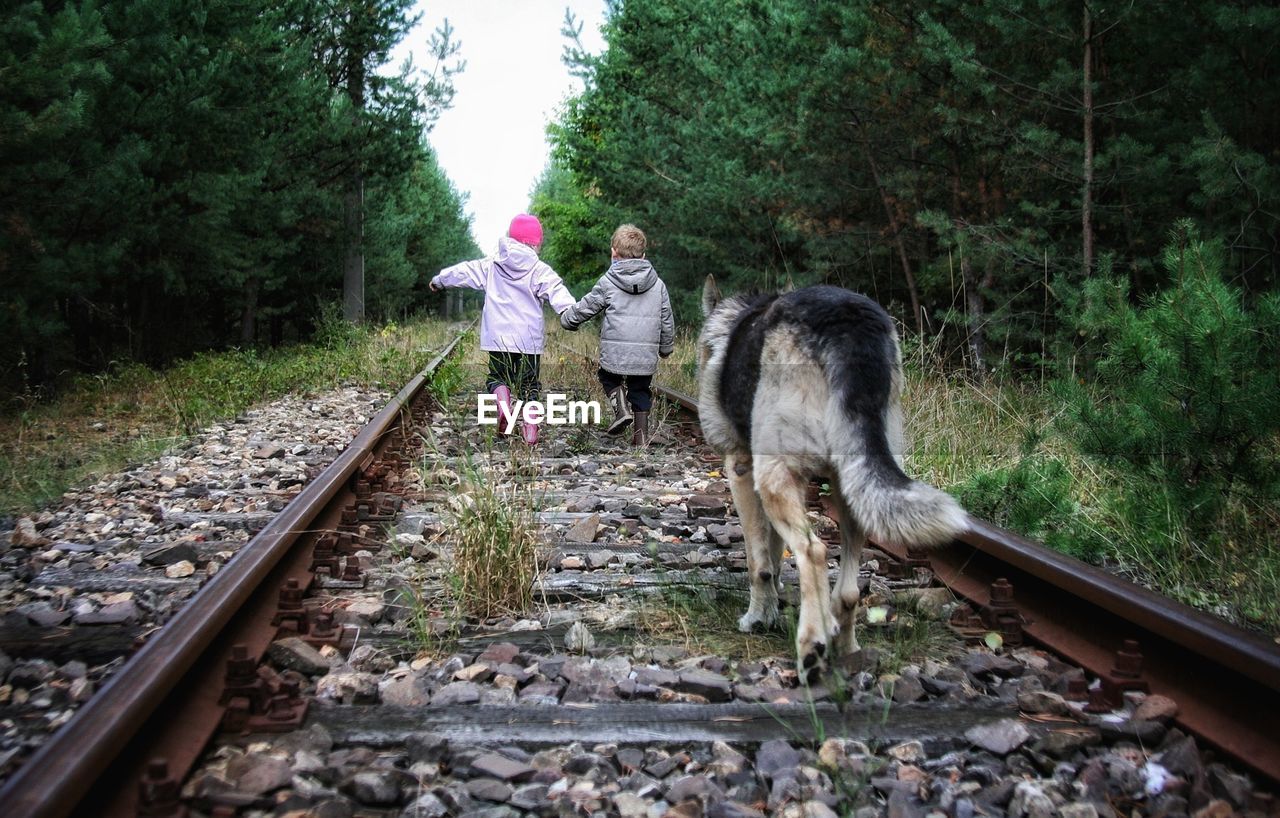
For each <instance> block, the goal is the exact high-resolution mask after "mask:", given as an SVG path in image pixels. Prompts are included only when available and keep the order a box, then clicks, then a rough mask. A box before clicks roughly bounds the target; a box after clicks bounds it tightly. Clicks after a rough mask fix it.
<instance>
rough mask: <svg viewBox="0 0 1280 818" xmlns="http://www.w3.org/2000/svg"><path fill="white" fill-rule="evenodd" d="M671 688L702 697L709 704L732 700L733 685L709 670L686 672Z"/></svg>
mask: <svg viewBox="0 0 1280 818" xmlns="http://www.w3.org/2000/svg"><path fill="white" fill-rule="evenodd" d="M671 688H672V689H673V690H678V691H680V692H681V693H693V694H696V695H698V696H703V697H705V698H706V700H707V701H709V702H727V701H729V700H730V699H732V698H733V685H732V684H730V682H729V680H728V679H726V678H725V677H724V676H721V675H720V674H719V673H712V672H711V671H709V670H686V671H684V672H683V673H681V674H680V675H679V677H678V678H677V679H676V682H675V684H673V685H671Z"/></svg>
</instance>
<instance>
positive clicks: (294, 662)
mask: <svg viewBox="0 0 1280 818" xmlns="http://www.w3.org/2000/svg"><path fill="white" fill-rule="evenodd" d="M267 656H269V657H270V658H271V661H272V662H274V663H275V665H276V667H278V668H280V669H281V670H296V671H298V672H299V673H303V674H306V675H308V676H314V675H317V674H320V673H328V672H329V668H330V665H331V664H332V663H331V662H330V661H329V660H328V659H326V658H325V657H324V656H322V655H321V654H320V651H318V650H316V649H315V648H313V647H312V646H311V645H309V644H307V642H306V641H305V640H304V639H303V638H302V637H300V636H289V637H286V638H284V639H278V640H276V641H275V642H272V643H271V645H270V647H268V648H267Z"/></svg>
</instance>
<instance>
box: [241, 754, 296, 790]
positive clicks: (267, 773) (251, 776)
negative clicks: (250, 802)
mask: <svg viewBox="0 0 1280 818" xmlns="http://www.w3.org/2000/svg"><path fill="white" fill-rule="evenodd" d="M227 777H228V778H229V779H230V780H231V781H232V782H233V783H234V784H235V788H236V790H237V791H239V792H245V793H250V794H252V795H265V794H267V793H269V792H272V791H274V790H278V789H280V788H281V787H284V786H287V785H288V784H289V782H290V781H292V780H293V767H291V766H290V765H289V762H288V761H287V760H285V759H283V758H276V757H275V756H269V755H263V754H260V753H246V754H245V755H242V756H239V757H237V758H233V759H231V760H230V761H228V762H227Z"/></svg>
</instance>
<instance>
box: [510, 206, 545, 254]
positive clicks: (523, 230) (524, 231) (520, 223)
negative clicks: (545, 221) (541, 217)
mask: <svg viewBox="0 0 1280 818" xmlns="http://www.w3.org/2000/svg"><path fill="white" fill-rule="evenodd" d="M507 235H508V236H510V237H511V238H513V239H515V240H516V241H518V242H521V243H523V244H527V245H529V246H530V247H537V246H538V245H540V244H542V225H541V223H539V222H538V220H537V218H536V217H534V216H530V215H529V214H528V213H521V214H520V215H519V216H516V217H515V218H514V219H512V220H511V228H510V229H508V230H507Z"/></svg>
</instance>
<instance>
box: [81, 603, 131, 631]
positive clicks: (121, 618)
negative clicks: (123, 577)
mask: <svg viewBox="0 0 1280 818" xmlns="http://www.w3.org/2000/svg"><path fill="white" fill-rule="evenodd" d="M139 618H141V614H140V612H139V611H138V606H137V605H135V604H134V602H133V600H132V599H126V600H124V601H123V602H113V603H112V604H110V605H104V606H102V608H100V609H98V610H96V611H89V612H86V613H78V614H76V616H75V622H76V624H77V625H119V624H120V623H122V622H136V621H137V620H138V619H139Z"/></svg>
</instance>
